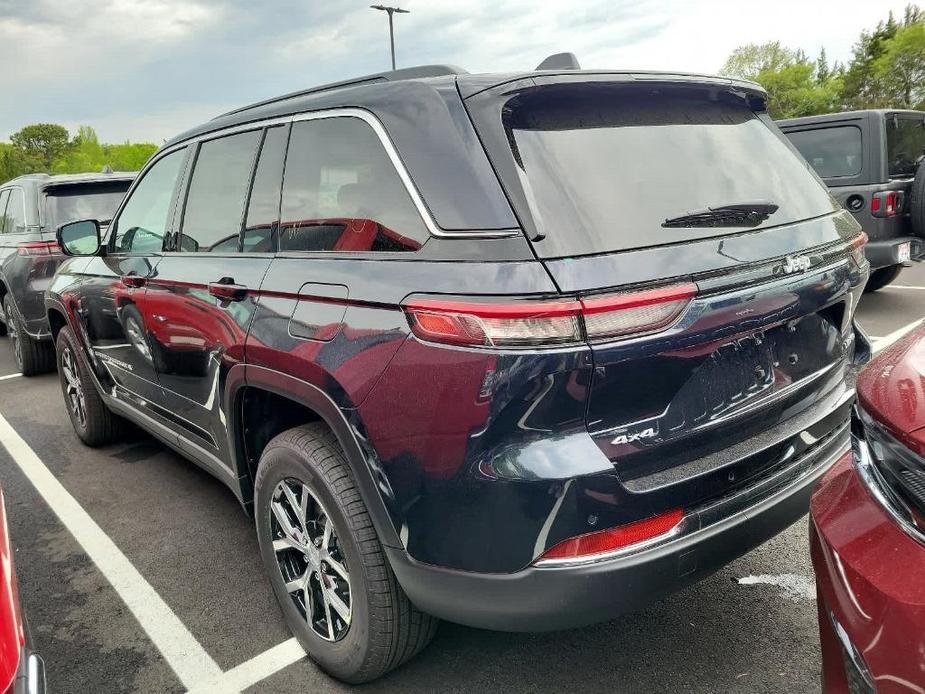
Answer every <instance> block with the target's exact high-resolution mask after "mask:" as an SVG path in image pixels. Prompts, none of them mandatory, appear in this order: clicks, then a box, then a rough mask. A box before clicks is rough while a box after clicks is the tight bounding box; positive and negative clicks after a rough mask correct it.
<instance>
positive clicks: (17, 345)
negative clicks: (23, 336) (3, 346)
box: [6, 308, 22, 368]
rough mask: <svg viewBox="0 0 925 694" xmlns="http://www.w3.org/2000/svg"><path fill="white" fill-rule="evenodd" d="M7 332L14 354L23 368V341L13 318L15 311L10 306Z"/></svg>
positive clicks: (7, 316) (7, 313)
mask: <svg viewBox="0 0 925 694" xmlns="http://www.w3.org/2000/svg"><path fill="white" fill-rule="evenodd" d="M6 333H7V335H8V336H9V338H10V345H11V346H12V347H13V356H14V357H16V363H17V364H19V367H20V368H22V343H21V342H20V341H19V328H18V326H17V325H16V321H15V320H13V311H12V310H10V309H9V308H7V311H6Z"/></svg>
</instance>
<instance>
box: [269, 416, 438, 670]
mask: <svg viewBox="0 0 925 694" xmlns="http://www.w3.org/2000/svg"><path fill="white" fill-rule="evenodd" d="M254 486H255V515H256V525H257V536H258V541H259V543H260V554H261V557H262V558H263V562H264V566H265V568H266V570H267V573H268V575H269V577H270V583H271V584H272V586H273V591H274V592H275V593H276V597H277V599H278V600H279V603H280V606H281V608H282V610H283V614H284V615H285V618H286V622H287V624H288V625H289V628H290V629H291V630H292V632H293V634H294V635H295V637H296V638H297V639H298V641H299V643H300V644H301V645H302V647H303V648H304V649H305V652H306V653H307V654H308V656H309V657H310V658H311V659H312V660H313V661H315V663H317V664H318V665H319V666H320V667H321V668H322V669H323V670H324V671H325V672H327V673H328V674H330V675H331V676H333V677H336V678H337V679H339V680H342V681H344V682H349V683H353V684H358V683H361V682H368V681H370V680H374V679H376V678H377V677H380V676H382V675H384V674H385V673H386V672H388V671H390V670H392V669H394V668H396V667H398V666H399V665H401V664H402V663H404V662H406V661H407V660H409V659H411V658H412V657H414V656H415V655H416V654H417V653H418V652H420V651H421V650H422V649H423V648H424V647H425V646H426V645H427V644H428V643H429V642H430V641H431V639H432V638H433V636H434V634H435V633H436V629H437V624H438V622H437V620H436V619H435V618H434V617H431V616H430V615H427V614H424V613H423V612H421V611H420V610H418V609H417V608H416V607H415V606H414V605H412V604H411V602H410V601H409V600H408V597H407V596H406V595H405V593H404V592H403V591H402V589H401V586H399V585H398V581H397V580H396V578H395V574H394V573H392V569H391V567H390V566H389V564H388V561H387V560H386V557H385V553H384V551H383V549H382V545H381V544H380V543H379V538H378V536H377V535H376V530H375V528H374V527H373V524H372V520H371V519H370V516H369V512H368V511H367V508H366V504H365V503H364V502H363V499H362V497H361V496H360V493H359V490H358V489H357V487H356V483H355V481H354V478H353V473H352V471H351V470H350V467H349V465H348V463H347V461H346V459H345V458H344V454H343V452H342V451H341V449H340V446H339V445H338V443H337V438H336V437H335V436H334V434H333V432H331V430H330V429H328V428H327V427H326V426H325V425H323V424H320V423H313V424H307V425H303V426H300V427H296V428H294V429H290V430H288V431H285V432H283V433H282V434H280V435H278V436H277V437H276V438H274V439H273V440H272V441H270V443H269V444H268V445H267V447H266V449H265V450H264V452H263V455H262V456H261V458H260V464H259V467H258V469H257V478H256V480H255V485H254Z"/></svg>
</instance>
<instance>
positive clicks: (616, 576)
mask: <svg viewBox="0 0 925 694" xmlns="http://www.w3.org/2000/svg"><path fill="white" fill-rule="evenodd" d="M847 447H848V429H847V425H843V426H841V427H839V428H838V429H837V431H836V432H835V433H833V434H832V435H831V436H830V437H829V438H828V439H827V440H826V441H825V442H824V443H820V446H819V448H818V449H814V450H813V451H812V452H811V453H808V454H807V455H806V456H804V457H803V458H801V459H800V460H798V461H797V462H795V463H793V465H791V466H790V467H787V468H785V469H784V470H781V471H780V472H779V473H778V474H777V475H774V476H773V477H771V478H769V479H766V480H763V481H762V482H761V483H759V484H757V485H755V486H754V487H750V488H748V489H746V490H744V491H743V492H741V493H740V494H738V495H735V497H734V498H731V499H723V500H722V501H721V502H718V503H716V504H714V505H712V506H710V507H707V508H704V509H700V510H697V511H696V512H693V513H691V514H689V515H688V517H687V518H686V519H685V520H686V522H688V521H690V525H689V526H688V529H687V530H686V531H684V532H682V533H681V534H679V535H678V536H675V537H671V538H670V539H668V540H666V541H664V542H662V543H660V544H658V545H656V546H648V547H646V548H644V549H641V550H639V551H636V552H634V553H632V554H626V555H621V556H617V557H614V558H610V559H607V560H605V561H599V562H596V563H590V564H585V565H578V566H555V567H551V566H543V567H537V566H530V567H528V568H526V569H524V570H522V571H518V572H516V573H511V574H477V573H468V572H463V571H455V570H449V569H443V568H438V567H434V566H431V565H426V564H421V563H419V562H415V561H414V560H413V559H411V558H410V557H409V556H408V555H407V554H406V553H405V552H404V551H402V550H399V549H394V548H386V551H387V552H388V554H389V559H390V561H391V565H392V568H393V569H394V571H395V574H396V576H397V577H398V580H399V582H400V583H401V586H402V588H403V589H404V590H405V592H406V593H407V594H408V597H409V598H410V599H411V600H412V602H414V603H415V604H416V605H417V606H418V607H419V608H420V609H422V610H424V611H425V612H428V613H430V614H433V615H435V616H437V617H440V618H442V619H446V620H449V621H452V622H458V623H461V624H466V625H469V626H474V627H479V628H486V629H495V630H499V631H545V630H553V629H565V628H570V627H576V626H582V625H586V624H591V623H594V622H601V621H605V620H607V619H611V618H613V617H616V616H618V615H620V614H622V613H625V612H629V611H631V610H634V609H638V608H639V607H640V606H642V605H644V604H645V603H646V602H649V601H651V600H653V599H655V598H658V597H661V596H664V595H666V594H668V593H671V592H673V591H676V590H678V589H680V588H682V587H684V586H686V585H688V584H690V583H693V582H695V581H697V580H699V579H701V578H704V577H705V576H707V575H709V574H711V573H713V572H714V571H716V570H718V569H719V568H721V567H722V566H724V565H725V564H727V563H728V562H730V561H732V560H733V559H735V558H736V557H738V556H741V555H742V554H745V553H746V552H748V551H749V550H751V549H752V548H754V547H756V546H757V545H759V544H761V543H762V542H764V541H766V540H768V539H769V538H771V537H773V536H774V535H776V534H777V533H779V532H781V531H782V530H784V529H785V528H786V527H787V526H789V525H791V524H792V523H794V522H795V521H796V520H798V519H799V518H800V517H801V516H803V515H804V514H805V513H806V511H807V509H808V506H809V498H810V494H811V492H812V488H813V486H814V485H815V483H816V481H817V480H818V479H819V478H820V477H821V476H822V475H823V474H824V473H825V472H826V471H827V470H828V469H829V468H830V467H831V466H832V464H833V463H834V462H835V461H836V460H837V459H838V458H839V457H840V456H842V455H843V454H844V453H845V451H846V450H847ZM730 508H735V509H736V510H734V511H732V512H728V511H729V509H730ZM692 528H693V529H692Z"/></svg>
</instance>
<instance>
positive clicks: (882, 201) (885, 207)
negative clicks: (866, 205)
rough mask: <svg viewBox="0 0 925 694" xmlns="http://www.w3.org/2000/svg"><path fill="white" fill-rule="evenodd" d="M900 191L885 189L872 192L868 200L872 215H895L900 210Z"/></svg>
mask: <svg viewBox="0 0 925 694" xmlns="http://www.w3.org/2000/svg"><path fill="white" fill-rule="evenodd" d="M902 202H903V197H902V193H901V192H899V191H896V190H886V191H882V192H880V193H874V196H873V197H872V198H871V200H870V212H871V214H872V215H873V216H874V217H895V216H896V215H898V214H899V213H900V211H901V210H902Z"/></svg>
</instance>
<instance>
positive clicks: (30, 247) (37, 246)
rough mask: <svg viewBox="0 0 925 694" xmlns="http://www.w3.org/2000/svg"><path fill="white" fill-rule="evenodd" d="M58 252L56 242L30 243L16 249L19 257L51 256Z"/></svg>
mask: <svg viewBox="0 0 925 694" xmlns="http://www.w3.org/2000/svg"><path fill="white" fill-rule="evenodd" d="M60 250H61V248H60V247H59V246H58V242H57V241H30V242H28V243H21V244H19V245H18V246H17V247H16V252H17V253H18V254H19V255H53V254H55V253H58V252H59V251H60Z"/></svg>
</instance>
